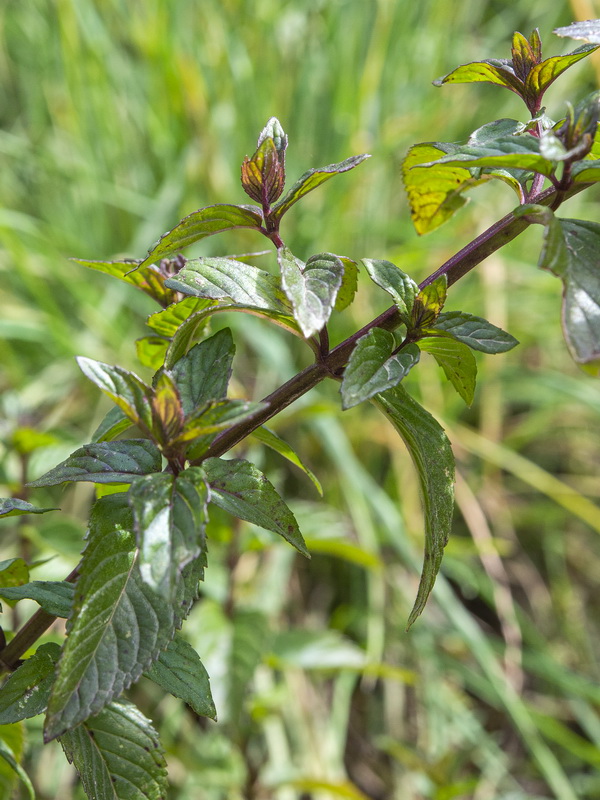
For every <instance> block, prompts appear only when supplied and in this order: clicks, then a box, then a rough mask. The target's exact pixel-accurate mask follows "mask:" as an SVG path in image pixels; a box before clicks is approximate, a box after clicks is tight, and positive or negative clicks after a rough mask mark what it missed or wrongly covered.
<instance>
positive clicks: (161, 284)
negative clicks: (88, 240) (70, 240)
mask: <svg viewBox="0 0 600 800" xmlns="http://www.w3.org/2000/svg"><path fill="white" fill-rule="evenodd" d="M72 260H73V261H75V262H76V263H77V264H82V265H83V266H84V267H89V269H95V270H97V271H98V272H104V273H105V274H106V275H112V276H113V277H115V278H119V280H122V281H125V283H129V284H130V285H131V286H135V287H136V288H137V289H141V290H142V292H145V294H147V295H150V297H152V299H153V300H156V301H157V302H158V303H159V304H160V305H161V306H168V305H169V303H172V302H173V301H174V300H175V299H176V295H175V292H174V291H173V290H172V289H168V288H167V287H165V279H166V277H168V276H167V275H163V274H161V272H160V270H159V269H158V267H155V266H153V265H148V266H144V267H141V266H140V265H141V264H142V262H141V261H133V260H132V259H129V260H125V261H83V260H81V259H80V258H74V259H72ZM132 270H134V271H132Z"/></svg>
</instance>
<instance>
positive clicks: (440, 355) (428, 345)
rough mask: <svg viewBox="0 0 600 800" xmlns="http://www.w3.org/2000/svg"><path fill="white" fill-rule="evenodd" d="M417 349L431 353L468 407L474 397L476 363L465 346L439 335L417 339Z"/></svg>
mask: <svg viewBox="0 0 600 800" xmlns="http://www.w3.org/2000/svg"><path fill="white" fill-rule="evenodd" d="M419 347H420V348H421V350H425V352H427V353H431V355H432V356H433V357H434V358H435V360H436V361H437V362H438V364H439V365H440V367H441V368H442V369H443V370H444V374H445V375H446V377H447V378H448V380H449V381H450V383H451V384H452V385H453V386H454V388H455V389H456V391H457V392H458V394H459V395H460V396H461V397H462V399H463V400H464V401H465V403H466V404H467V405H468V406H470V405H471V403H472V402H473V398H474V396H475V381H476V379H477V362H476V361H475V356H474V355H473V353H472V352H471V350H470V349H469V348H468V347H467V345H466V344H463V343H462V342H459V341H457V340H456V339H453V338H452V337H451V336H450V334H446V335H445V336H444V335H443V334H439V335H438V336H431V337H429V336H426V337H424V338H423V339H419Z"/></svg>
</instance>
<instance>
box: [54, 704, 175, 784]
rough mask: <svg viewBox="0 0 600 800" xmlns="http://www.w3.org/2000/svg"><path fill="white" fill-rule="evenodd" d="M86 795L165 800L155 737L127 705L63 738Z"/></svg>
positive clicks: (162, 765) (164, 776)
mask: <svg viewBox="0 0 600 800" xmlns="http://www.w3.org/2000/svg"><path fill="white" fill-rule="evenodd" d="M60 743H61V745H62V747H63V750H64V751H65V754H66V756H67V759H68V760H69V762H70V763H71V764H74V765H75V769H76V770H77V772H78V773H79V776H80V778H81V783H82V784H83V788H84V790H85V793H86V794H87V796H88V797H89V798H94V800H163V798H165V797H166V795H167V788H168V787H167V770H166V765H165V759H164V755H163V750H162V747H161V745H160V741H159V738H158V733H157V732H156V731H155V730H154V728H153V727H152V725H151V723H150V720H148V719H146V717H145V716H144V715H143V714H142V712H141V711H139V709H137V708H136V707H135V706H134V705H133V703H129V702H128V701H126V700H115V701H114V702H112V703H111V704H110V705H109V706H107V708H105V709H104V710H103V711H102V712H101V713H100V714H98V716H96V717H92V718H91V719H88V720H87V721H86V722H85V723H84V724H82V725H79V726H78V727H77V728H75V729H74V730H72V731H68V732H67V733H64V734H63V735H62V736H61V739H60Z"/></svg>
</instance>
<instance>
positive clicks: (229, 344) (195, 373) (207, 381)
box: [173, 328, 235, 414]
mask: <svg viewBox="0 0 600 800" xmlns="http://www.w3.org/2000/svg"><path fill="white" fill-rule="evenodd" d="M234 355H235V345H234V343H233V338H232V336H231V331H230V330H229V328H224V329H223V330H221V331H219V332H218V333H215V334H214V336H211V337H210V338H209V339H204V341H202V342H199V343H198V344H197V345H194V347H192V348H191V350H190V351H189V352H188V353H187V354H186V355H185V356H184V357H183V358H181V359H179V361H177V363H176V364H175V365H174V367H173V377H174V378H175V382H176V384H177V387H178V389H179V394H180V396H181V403H182V406H183V411H184V413H185V414H189V413H190V412H192V411H194V409H196V408H198V407H199V406H202V405H204V403H209V402H210V401H211V400H221V398H223V397H225V395H226V394H227V385H228V383H229V378H230V377H231V364H232V362H233V356H234Z"/></svg>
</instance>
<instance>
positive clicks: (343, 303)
mask: <svg viewBox="0 0 600 800" xmlns="http://www.w3.org/2000/svg"><path fill="white" fill-rule="evenodd" d="M336 258H338V259H339V260H340V261H341V262H342V265H343V267H344V277H343V278H342V285H341V286H340V288H339V289H338V293H337V296H336V298H335V305H334V309H335V310H336V311H344V309H346V308H348V306H349V305H350V304H351V303H352V301H353V300H354V295H355V294H356V291H357V289H358V264H357V263H356V261H353V260H352V259H351V258H347V257H346V256H336Z"/></svg>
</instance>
